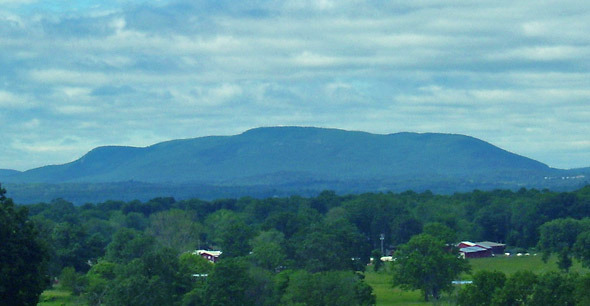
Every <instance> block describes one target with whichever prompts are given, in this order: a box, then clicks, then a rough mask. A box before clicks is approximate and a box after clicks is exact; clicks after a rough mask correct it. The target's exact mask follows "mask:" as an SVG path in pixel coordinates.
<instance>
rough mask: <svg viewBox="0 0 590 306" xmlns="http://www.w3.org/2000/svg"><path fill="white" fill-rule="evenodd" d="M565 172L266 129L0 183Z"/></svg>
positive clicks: (421, 180) (448, 184)
mask: <svg viewBox="0 0 590 306" xmlns="http://www.w3.org/2000/svg"><path fill="white" fill-rule="evenodd" d="M560 171H561V172H560ZM563 171H564V170H558V169H552V168H550V167H548V166H547V165H545V164H543V163H540V162H538V161H535V160H532V159H529V158H526V157H523V156H519V155H516V154H513V153H510V152H508V151H505V150H502V149H500V148H498V147H496V146H493V145H491V144H489V143H487V142H484V141H482V140H479V139H476V138H473V137H469V136H463V135H454V134H435V133H424V134H418V133H396V134H388V135H377V134H370V133H365V132H355V131H344V130H338V129H323V128H308V127H272V128H257V129H253V130H249V131H246V132H244V133H242V134H239V135H235V136H210V137H200V138H193V139H182V140H173V141H167V142H162V143H158V144H155V145H152V146H149V147H145V148H136V147H119V146H108V147H99V148H96V149H94V150H92V151H90V152H88V153H87V154H86V155H84V156H83V157H81V158H80V159H78V160H76V161H73V162H71V163H68V164H64V165H56V166H46V167H41V168H37V169H32V170H28V171H24V172H17V171H7V170H2V171H0V181H4V182H8V183H12V184H19V186H21V187H22V186H24V185H23V184H32V183H35V184H37V186H40V185H39V184H63V183H66V184H74V185H70V186H75V185H76V184H77V186H82V185H83V186H88V184H103V186H105V184H107V185H108V184H114V183H117V182H126V183H127V184H130V183H132V182H137V183H141V184H151V185H150V186H152V187H153V185H154V184H156V185H158V186H168V188H171V190H172V189H174V190H176V193H177V194H178V190H179V189H178V188H179V186H181V185H182V186H200V188H201V190H203V189H207V188H225V190H242V191H245V192H244V195H247V194H249V193H256V192H255V191H254V189H256V190H261V189H264V190H269V192H275V193H281V192H288V191H289V190H291V191H294V192H297V191H305V190H307V191H316V190H321V189H335V190H339V189H340V190H341V191H345V192H346V190H350V192H362V191H378V190H382V191H384V190H394V191H396V190H405V189H417V190H420V189H422V190H423V189H431V190H437V189H440V191H443V192H444V191H447V192H453V191H459V190H462V189H465V188H481V189H483V188H496V187H502V186H505V187H508V186H510V187H518V186H537V185H539V184H541V185H542V183H543V182H544V181H546V180H547V179H546V177H556V176H558V175H562V174H563V173H564V172H563ZM204 186H208V187H204ZM249 186H250V187H249ZM453 186H455V187H453ZM576 187H577V186H576ZM187 188H189V187H187ZM342 189H344V190H342ZM248 190H249V191H248ZM172 195H174V194H172ZM197 195H198V194H197ZM237 195H238V196H239V193H238V194H237ZM265 195H266V194H265ZM220 196H223V194H220Z"/></svg>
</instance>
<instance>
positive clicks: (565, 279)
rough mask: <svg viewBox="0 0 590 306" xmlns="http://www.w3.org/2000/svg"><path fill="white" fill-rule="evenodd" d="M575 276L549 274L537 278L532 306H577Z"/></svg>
mask: <svg viewBox="0 0 590 306" xmlns="http://www.w3.org/2000/svg"><path fill="white" fill-rule="evenodd" d="M575 289H576V279H575V275H571V274H570V275H561V274H559V273H557V272H547V273H544V274H542V275H540V276H539V277H538V278H537V283H536V285H535V289H534V292H533V296H532V298H531V305H563V306H568V305H571V306H573V305H575V304H576V302H575V295H574V291H575Z"/></svg>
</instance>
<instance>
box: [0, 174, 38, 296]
mask: <svg viewBox="0 0 590 306" xmlns="http://www.w3.org/2000/svg"><path fill="white" fill-rule="evenodd" d="M5 194H6V189H4V188H2V186H1V185H0V301H2V304H3V305H37V302H38V301H39V295H41V292H43V290H44V289H45V288H46V287H47V285H48V284H49V277H48V275H47V262H48V259H49V258H48V257H49V255H48V254H49V253H48V250H47V247H46V246H45V245H44V244H43V243H42V241H40V239H39V236H38V232H37V230H36V229H35V227H34V225H33V223H32V222H31V221H30V220H29V219H28V210H27V209H26V208H25V207H15V205H14V203H13V202H12V199H10V198H6V196H5Z"/></svg>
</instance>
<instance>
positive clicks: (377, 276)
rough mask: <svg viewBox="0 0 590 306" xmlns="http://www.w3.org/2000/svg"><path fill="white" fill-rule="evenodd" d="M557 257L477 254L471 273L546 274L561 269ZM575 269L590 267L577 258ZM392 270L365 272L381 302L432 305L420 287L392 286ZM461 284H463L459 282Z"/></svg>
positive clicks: (447, 301)
mask: <svg viewBox="0 0 590 306" xmlns="http://www.w3.org/2000/svg"><path fill="white" fill-rule="evenodd" d="M556 260H557V259H556V258H555V257H552V258H550V259H549V261H548V262H547V263H545V262H543V260H542V259H541V256H540V255H538V256H521V257H516V256H510V257H505V256H498V257H489V258H474V259H470V260H469V264H470V265H471V273H475V272H477V271H482V270H488V271H494V270H496V271H501V272H504V273H505V274H507V275H510V274H513V273H515V272H516V271H519V270H528V271H532V272H534V273H537V274H542V273H545V272H549V271H559V269H558V268H557V264H556ZM570 271H572V272H578V273H580V274H585V273H588V272H590V269H587V268H583V267H582V266H581V265H580V263H578V262H576V261H575V260H574V264H573V266H572V268H571V269H570ZM471 278H472V276H471V274H467V273H466V274H463V275H461V276H460V279H461V280H470V279H471ZM392 279H393V277H392V276H391V272H388V271H382V272H379V273H376V272H373V271H372V269H371V267H369V269H367V272H366V273H365V281H366V282H367V283H368V284H369V285H370V286H371V287H373V292H374V293H375V295H376V297H377V305H379V306H381V305H432V304H433V303H429V302H424V297H423V296H422V294H421V292H420V291H401V290H400V289H398V288H393V287H392ZM457 287H460V286H459V285H458V286H457ZM452 300H453V298H452V297H448V296H445V297H444V298H443V299H441V300H440V301H438V303H437V304H438V305H452V303H451V302H452Z"/></svg>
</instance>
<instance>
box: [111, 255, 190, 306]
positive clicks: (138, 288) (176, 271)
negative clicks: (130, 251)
mask: <svg viewBox="0 0 590 306" xmlns="http://www.w3.org/2000/svg"><path fill="white" fill-rule="evenodd" d="M183 272H184V271H180V268H179V262H178V257H177V254H176V252H175V251H173V250H171V249H155V250H151V251H148V252H147V253H145V254H143V255H142V256H141V257H139V258H135V259H133V260H131V261H130V262H129V263H127V264H122V265H119V266H117V267H116V268H115V274H116V278H115V279H114V281H112V283H111V284H109V285H110V288H109V289H108V290H107V292H106V295H105V298H104V301H105V304H107V305H179V304H180V303H181V301H182V298H183V296H184V294H186V293H187V292H189V291H190V289H191V287H190V285H191V279H190V275H188V274H187V273H183Z"/></svg>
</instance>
